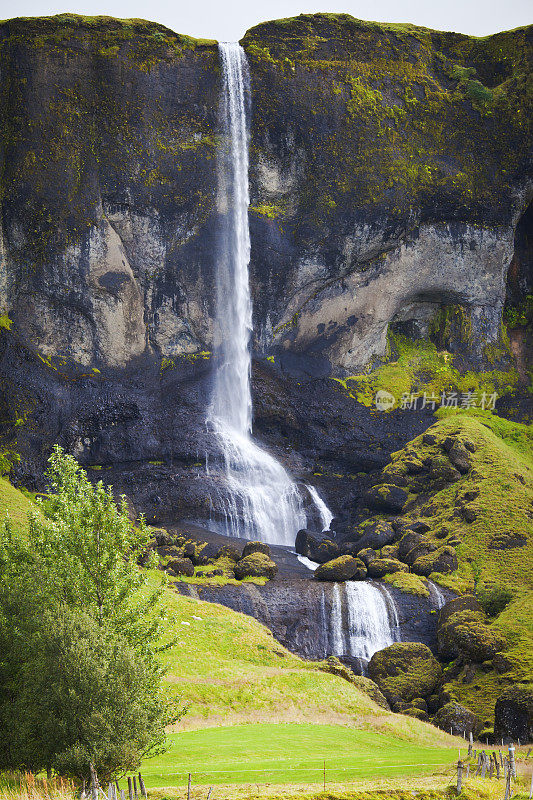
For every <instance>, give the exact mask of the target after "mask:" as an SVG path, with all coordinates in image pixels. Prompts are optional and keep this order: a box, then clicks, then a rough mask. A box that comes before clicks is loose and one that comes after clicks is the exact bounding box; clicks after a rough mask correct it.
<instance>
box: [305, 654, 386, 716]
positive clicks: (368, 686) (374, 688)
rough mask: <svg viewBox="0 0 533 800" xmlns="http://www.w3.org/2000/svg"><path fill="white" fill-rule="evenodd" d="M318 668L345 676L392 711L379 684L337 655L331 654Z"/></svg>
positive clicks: (377, 702) (360, 689) (383, 706)
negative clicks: (351, 667)
mask: <svg viewBox="0 0 533 800" xmlns="http://www.w3.org/2000/svg"><path fill="white" fill-rule="evenodd" d="M318 668H319V669H320V670H321V671H322V672H329V673H330V674H331V675H338V676H339V677H340V678H344V680H345V681H348V682H349V683H352V684H353V685H354V686H357V688H358V689H359V691H361V692H364V693H365V694H367V695H368V696H369V697H370V698H371V699H372V700H373V701H374V703H376V704H377V705H378V706H381V707H382V708H385V709H386V710H387V711H390V706H389V704H388V703H387V701H386V699H385V697H384V696H383V694H382V693H381V692H380V690H379V686H378V685H377V684H376V683H374V681H371V680H370V678H364V677H363V676H362V675H356V674H355V672H353V671H352V670H351V669H350V667H347V666H346V665H345V664H343V663H342V661H339V659H338V658H337V657H336V656H329V658H326V660H325V661H321V662H320V663H319V665H318Z"/></svg>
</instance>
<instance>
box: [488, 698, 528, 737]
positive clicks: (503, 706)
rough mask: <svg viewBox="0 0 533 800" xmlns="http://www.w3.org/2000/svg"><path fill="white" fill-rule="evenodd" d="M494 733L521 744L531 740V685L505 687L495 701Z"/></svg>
mask: <svg viewBox="0 0 533 800" xmlns="http://www.w3.org/2000/svg"><path fill="white" fill-rule="evenodd" d="M494 712H495V723H494V734H495V736H496V738H497V739H501V738H502V737H508V738H510V739H511V740H512V741H514V742H516V741H518V740H520V742H521V743H522V744H525V743H526V742H532V741H533V686H531V685H529V686H526V685H517V686H510V687H509V688H508V689H506V690H505V691H504V692H503V693H502V694H501V695H500V696H499V697H498V700H497V701H496V707H495V709H494Z"/></svg>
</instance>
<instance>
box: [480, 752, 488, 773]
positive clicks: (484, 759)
mask: <svg viewBox="0 0 533 800" xmlns="http://www.w3.org/2000/svg"><path fill="white" fill-rule="evenodd" d="M486 771H487V754H486V753H485V751H484V750H483V752H482V753H481V777H482V778H484V777H485V773H486Z"/></svg>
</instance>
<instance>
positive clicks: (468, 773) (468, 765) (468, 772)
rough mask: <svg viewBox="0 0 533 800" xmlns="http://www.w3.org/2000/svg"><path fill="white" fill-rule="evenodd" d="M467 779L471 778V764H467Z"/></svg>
mask: <svg viewBox="0 0 533 800" xmlns="http://www.w3.org/2000/svg"><path fill="white" fill-rule="evenodd" d="M466 777H467V778H469V777H470V764H467V765H466Z"/></svg>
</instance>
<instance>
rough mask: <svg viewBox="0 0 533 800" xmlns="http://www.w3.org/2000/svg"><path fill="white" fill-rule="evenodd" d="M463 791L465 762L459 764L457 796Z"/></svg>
mask: <svg viewBox="0 0 533 800" xmlns="http://www.w3.org/2000/svg"><path fill="white" fill-rule="evenodd" d="M462 791H463V762H462V761H458V762H457V794H461V792H462Z"/></svg>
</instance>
